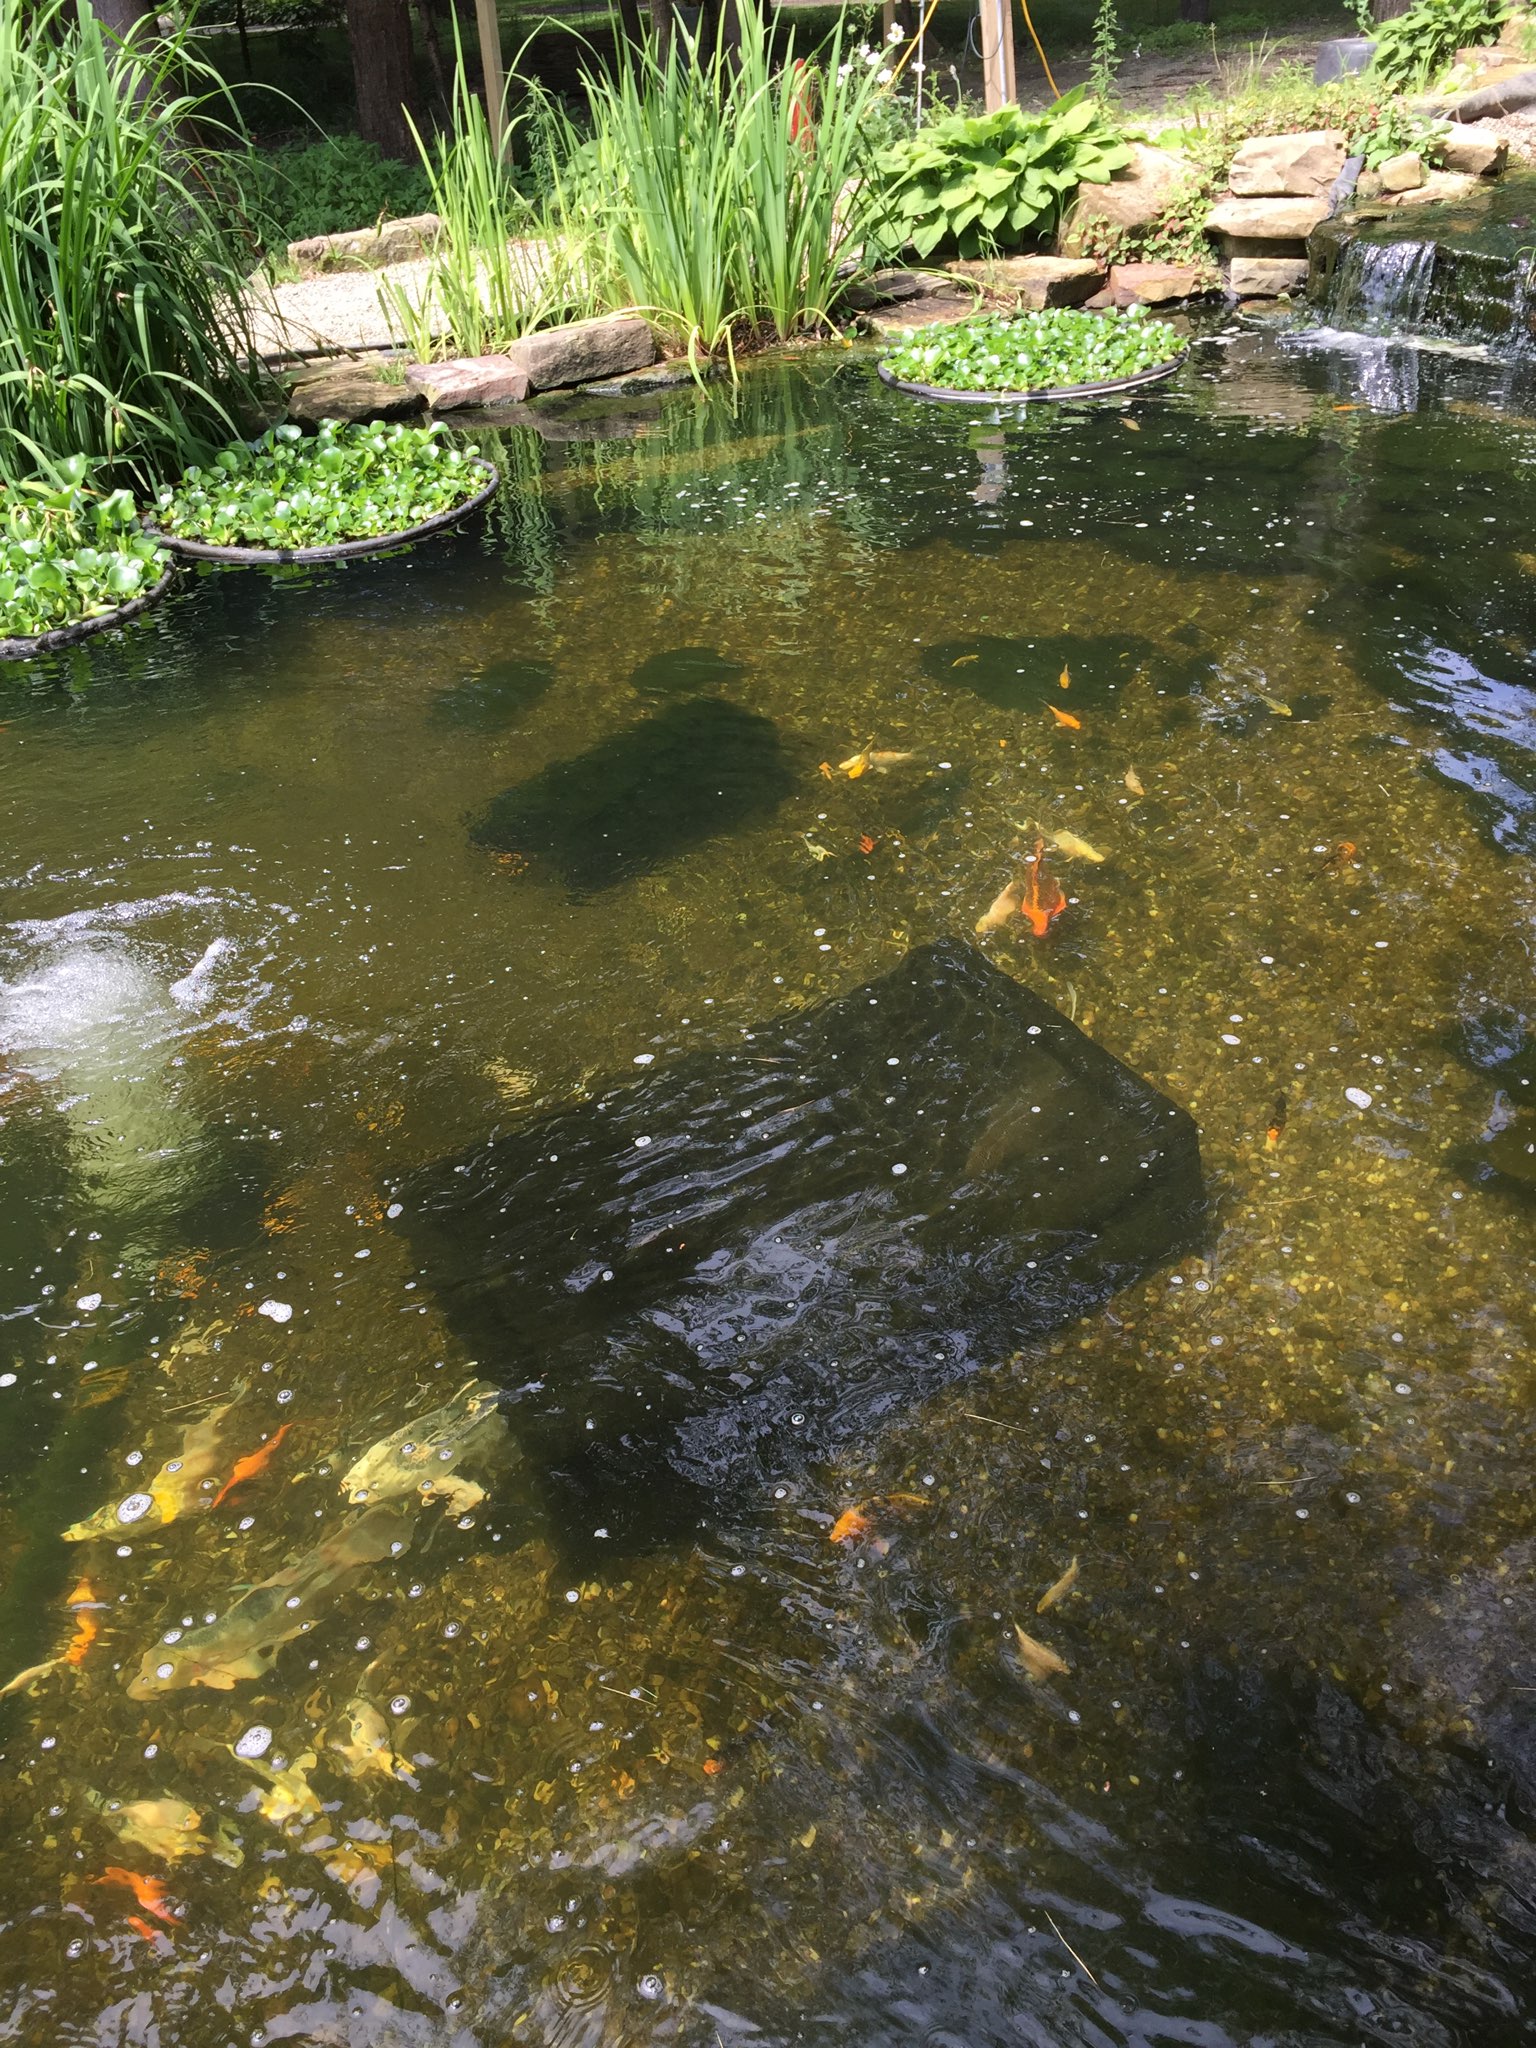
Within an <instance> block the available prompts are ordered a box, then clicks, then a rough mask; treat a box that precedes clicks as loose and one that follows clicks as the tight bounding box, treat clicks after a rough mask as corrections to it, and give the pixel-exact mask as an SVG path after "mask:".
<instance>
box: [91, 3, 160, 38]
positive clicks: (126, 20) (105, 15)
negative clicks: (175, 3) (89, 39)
mask: <svg viewBox="0 0 1536 2048" xmlns="http://www.w3.org/2000/svg"><path fill="white" fill-rule="evenodd" d="M158 11H159V10H158V9H157V8H156V6H155V4H154V0H91V12H92V14H94V15H95V17H96V19H97V20H98V21H99V22H100V23H101V25H102V27H103V28H104V29H110V31H111V32H112V34H113V35H115V36H117V37H119V38H121V37H124V36H126V35H127V33H128V31H129V30H130V29H131V28H132V27H133V26H134V24H135V23H136V22H140V21H146V20H149V19H150V18H152V17H153V16H154V15H155V14H156V13H157V12H158Z"/></svg>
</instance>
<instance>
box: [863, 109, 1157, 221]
mask: <svg viewBox="0 0 1536 2048" xmlns="http://www.w3.org/2000/svg"><path fill="white" fill-rule="evenodd" d="M1130 160H1131V153H1130V150H1129V149H1128V148H1127V147H1126V144H1125V142H1124V141H1123V140H1122V138H1121V136H1120V134H1119V131H1118V130H1117V129H1116V128H1115V127H1114V126H1113V124H1112V123H1111V122H1110V121H1109V120H1108V118H1107V117H1106V116H1105V115H1104V113H1103V112H1102V110H1101V109H1100V107H1099V104H1098V102H1097V101H1096V100H1092V99H1089V98H1088V97H1087V95H1086V93H1085V92H1084V89H1083V88H1082V87H1081V86H1079V87H1077V88H1076V90H1075V91H1073V92H1070V93H1068V94H1067V95H1066V96H1065V97H1064V98H1062V99H1059V100H1057V102H1056V103H1055V105H1054V106H1052V107H1048V108H1047V109H1046V110H1045V112H1044V113H1041V114H1026V113H1025V112H1023V110H1022V109H1021V108H1019V107H1017V106H1013V105H1011V104H1010V105H1005V106H1001V107H999V108H998V109H997V111H996V112H995V113H991V114H983V115H979V116H972V115H967V114H951V115H950V116H949V117H948V118H947V119H945V120H942V121H935V122H934V123H933V125H932V126H931V127H928V128H924V129H923V130H922V131H921V132H920V133H919V134H917V135H915V136H913V137H912V138H911V140H910V141H908V142H903V143H899V144H898V145H897V146H896V147H895V148H894V149H888V150H886V151H884V152H883V153H882V154H881V155H880V157H879V158H878V159H877V162H876V174H877V176H878V177H879V178H880V179H881V180H882V182H883V185H884V188H885V189H884V198H885V204H886V207H887V210H888V215H889V219H890V222H891V223H892V224H893V228H894V232H892V228H890V227H888V229H887V233H888V234H890V235H891V239H892V240H893V241H894V243H895V244H896V245H898V246H899V245H901V244H904V243H906V242H910V243H911V245H912V246H913V248H915V249H916V251H917V253H918V255H919V256H923V257H927V256H931V255H932V254H933V252H934V251H935V250H936V249H938V248H940V247H941V246H943V247H946V248H953V249H956V250H958V252H959V253H960V254H961V255H962V256H981V255H984V254H986V253H987V251H988V250H989V249H992V248H1000V247H1006V246H1008V245H1017V244H1018V243H1019V242H1020V241H1022V240H1023V238H1024V237H1025V236H1026V235H1028V234H1046V233H1049V232H1050V230H1051V229H1053V228H1054V227H1055V225H1056V223H1057V221H1058V220H1059V219H1060V217H1061V215H1062V213H1063V211H1064V210H1065V208H1066V205H1067V202H1068V201H1069V200H1070V199H1071V197H1072V195H1073V193H1074V192H1075V191H1076V190H1077V188H1078V186H1079V185H1083V184H1094V185H1105V184H1108V182H1109V180H1110V178H1111V177H1112V176H1113V174H1114V173H1115V172H1116V171H1118V170H1121V169H1122V168H1123V167H1124V166H1125V165H1126V164H1128V163H1129V162H1130Z"/></svg>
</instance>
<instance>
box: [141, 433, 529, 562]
mask: <svg viewBox="0 0 1536 2048" xmlns="http://www.w3.org/2000/svg"><path fill="white" fill-rule="evenodd" d="M469 467H471V468H473V469H478V470H479V471H480V473H481V475H482V476H484V477H485V478H486V479H487V481H486V482H485V484H484V485H483V486H482V487H481V488H480V489H479V490H478V491H476V492H475V493H474V495H473V497H469V498H464V499H462V500H461V501H460V502H459V503H458V504H457V505H450V506H449V507H448V509H447V511H446V512H434V513H433V515H432V517H431V518H430V519H423V520H422V521H421V523H420V525H418V526H405V527H402V528H401V529H400V531H399V532H398V533H379V534H372V535H369V536H368V537H367V538H366V539H364V540H341V541H336V542H335V543H334V544H333V545H331V546H330V547H323V548H221V547H215V546H214V545H213V543H212V542H211V541H206V540H183V539H182V538H181V537H180V535H178V534H174V533H167V532H166V531H165V530H164V529H163V528H162V527H159V526H153V525H150V524H148V523H147V522H146V524H145V528H144V531H145V532H146V533H147V534H149V535H151V537H152V538H153V539H155V540H157V541H159V542H160V544H161V546H162V547H167V548H170V549H171V551H172V552H173V553H174V554H178V555H182V556H185V558H186V559H187V560H188V561H190V562H221V563H223V564H224V565H225V566H226V567H228V568H245V569H261V568H278V567H280V566H282V565H283V564H285V563H288V562H346V561H351V560H352V559H353V558H354V557H355V556H357V555H380V554H383V553H384V551H385V549H387V548H400V547H405V546H407V545H408V544H409V543H410V542H411V541H417V540H425V539H426V537H427V535H428V534H431V533H441V532H442V531H443V529H444V528H445V527H449V526H456V525H457V524H458V522H459V521H460V520H461V519H467V518H468V517H469V515H470V513H471V512H478V511H479V510H480V508H481V506H482V505H486V504H489V502H490V500H491V498H492V497H493V496H494V495H495V491H496V486H497V485H498V484H499V483H500V482H501V472H500V471H499V470H498V469H497V468H496V466H495V464H494V463H490V462H487V461H486V460H485V458H484V457H483V456H480V455H476V456H473V457H471V460H470V463H469Z"/></svg>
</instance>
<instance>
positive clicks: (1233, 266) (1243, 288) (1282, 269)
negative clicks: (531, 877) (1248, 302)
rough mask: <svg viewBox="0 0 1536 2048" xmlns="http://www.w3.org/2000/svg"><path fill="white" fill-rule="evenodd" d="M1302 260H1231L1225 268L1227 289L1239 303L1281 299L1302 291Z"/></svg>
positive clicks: (1305, 264) (1306, 267)
mask: <svg viewBox="0 0 1536 2048" xmlns="http://www.w3.org/2000/svg"><path fill="white" fill-rule="evenodd" d="M1308 270H1309V265H1308V262H1307V259H1306V257H1305V256H1234V257H1232V259H1231V260H1230V262H1229V263H1228V264H1227V289H1228V291H1230V292H1231V293H1233V295H1234V296H1235V297H1237V298H1239V299H1284V298H1289V297H1290V295H1291V294H1292V293H1293V292H1300V291H1305V289H1306V284H1307V275H1308Z"/></svg>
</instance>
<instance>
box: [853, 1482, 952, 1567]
mask: <svg viewBox="0 0 1536 2048" xmlns="http://www.w3.org/2000/svg"><path fill="white" fill-rule="evenodd" d="M932 1505H933V1503H932V1501H930V1500H929V1498H928V1496H927V1495H926V1494H922V1493H882V1494H877V1495H876V1496H875V1498H874V1499H873V1500H866V1501H862V1502H860V1504H859V1506H858V1507H856V1508H844V1510H843V1512H842V1513H841V1514H840V1515H839V1516H838V1518H837V1520H836V1521H835V1522H834V1523H833V1524H832V1527H831V1529H830V1530H829V1531H828V1534H827V1541H828V1542H829V1543H869V1544H870V1546H871V1548H872V1549H874V1550H876V1551H878V1552H879V1553H880V1554H881V1555H882V1556H884V1554H885V1552H886V1551H887V1550H888V1549H889V1548H890V1545H889V1544H888V1543H886V1542H885V1541H883V1540H882V1539H881V1538H879V1537H877V1536H876V1534H875V1527H876V1523H875V1516H876V1514H879V1515H880V1516H881V1517H882V1518H887V1519H888V1518H890V1517H892V1516H896V1517H900V1516H902V1515H908V1514H910V1513H911V1512H912V1511H913V1509H915V1508H929V1507H932Z"/></svg>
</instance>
